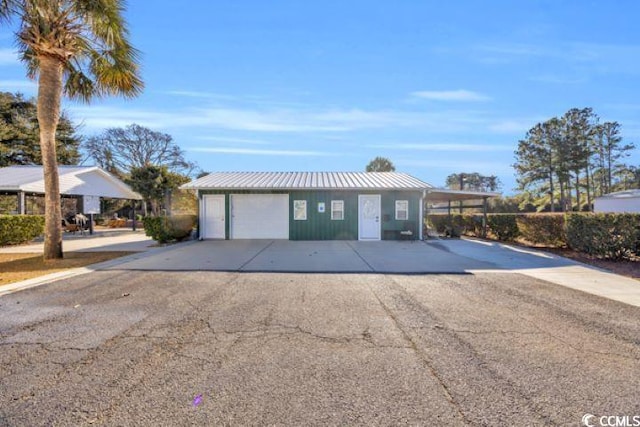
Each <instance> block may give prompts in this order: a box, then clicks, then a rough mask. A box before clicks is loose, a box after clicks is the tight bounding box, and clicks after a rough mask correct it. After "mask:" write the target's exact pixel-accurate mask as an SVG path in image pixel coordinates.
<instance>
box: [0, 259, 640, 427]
mask: <svg viewBox="0 0 640 427" xmlns="http://www.w3.org/2000/svg"><path fill="white" fill-rule="evenodd" d="M638 390H640V309H639V308H637V307H632V306H627V305H624V304H621V303H617V302H614V301H610V300H606V299H602V298H599V297H595V296H592V295H588V294H585V293H581V292H578V291H575V290H572V289H567V288H563V287H560V286H556V285H552V284H549V283H547V282H543V281H540V280H537V279H533V278H530V277H525V276H522V275H517V274H507V273H505V274H502V273H487V274H478V275H409V276H403V275H377V274H342V275H340V274H280V273H272V274H269V273H222V272H151V271H149V272H142V271H122V270H120V271H118V270H116V271H99V272H95V273H92V274H88V275H83V276H79V277H76V278H73V279H69V280H65V281H59V282H56V283H52V284H49V285H45V286H41V287H38V288H33V289H29V290H26V291H22V292H18V293H15V294H11V295H7V296H4V297H2V298H0V425H9V426H14V425H15V426H23V425H29V426H39V425H74V426H75V425H397V424H411V425H452V426H456V425H509V426H511V425H580V420H581V418H582V416H583V415H584V414H585V413H591V414H595V415H640V398H639V397H638V396H639V392H638Z"/></svg>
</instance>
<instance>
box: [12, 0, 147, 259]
mask: <svg viewBox="0 0 640 427" xmlns="http://www.w3.org/2000/svg"><path fill="white" fill-rule="evenodd" d="M123 10H124V0H0V23H3V24H7V25H10V24H11V23H12V21H13V20H17V21H18V23H19V29H18V31H17V32H16V39H17V45H18V48H19V51H20V54H21V59H22V61H23V62H24V63H25V64H26V66H27V75H28V76H29V78H31V79H34V80H35V79H37V80H38V98H37V108H38V123H39V125H40V146H41V150H42V165H43V169H44V184H45V240H44V258H45V259H57V258H62V229H61V222H62V214H61V211H60V188H59V179H58V165H57V161H56V145H55V133H56V129H57V126H58V120H59V118H60V104H61V100H62V95H63V94H65V95H67V96H69V97H70V98H73V99H79V100H82V101H84V102H89V100H90V99H91V98H93V97H100V96H105V95H124V96H126V97H133V96H136V95H137V94H139V93H140V92H141V91H142V88H143V83H142V80H141V79H140V76H139V67H138V51H137V50H136V49H134V48H133V47H132V46H131V44H130V43H129V41H128V35H129V33H128V30H127V27H126V23H125V21H124V19H123V17H122V12H123Z"/></svg>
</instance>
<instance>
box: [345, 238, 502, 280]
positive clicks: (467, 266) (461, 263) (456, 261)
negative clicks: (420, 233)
mask: <svg viewBox="0 0 640 427" xmlns="http://www.w3.org/2000/svg"><path fill="white" fill-rule="evenodd" d="M349 246H350V247H351V248H352V249H353V250H354V251H355V252H356V253H357V254H358V255H359V256H360V257H362V258H363V259H364V260H365V261H366V263H367V265H369V266H370V267H371V269H372V270H373V271H375V272H377V273H407V274H420V273H431V274H435V273H450V274H454V273H468V272H469V271H470V270H474V269H494V268H496V266H495V265H493V264H492V263H490V262H487V261H479V260H477V259H473V258H471V257H468V256H464V255H462V256H461V255H458V254H455V253H453V252H450V251H447V250H443V249H442V248H440V247H438V246H433V245H429V244H427V243H425V242H404V241H379V242H359V241H356V242H349Z"/></svg>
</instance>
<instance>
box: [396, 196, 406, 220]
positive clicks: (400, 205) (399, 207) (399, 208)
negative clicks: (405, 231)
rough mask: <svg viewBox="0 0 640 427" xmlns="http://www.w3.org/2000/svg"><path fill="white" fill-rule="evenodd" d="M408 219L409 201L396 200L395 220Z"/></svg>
mask: <svg viewBox="0 0 640 427" xmlns="http://www.w3.org/2000/svg"><path fill="white" fill-rule="evenodd" d="M408 219H409V201H408V200H396V220H398V221H406V220H408Z"/></svg>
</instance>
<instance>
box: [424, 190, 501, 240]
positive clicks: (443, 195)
mask: <svg viewBox="0 0 640 427" xmlns="http://www.w3.org/2000/svg"><path fill="white" fill-rule="evenodd" d="M498 196H500V193H496V192H491V191H464V190H449V189H445V188H430V189H427V190H425V196H424V220H425V222H427V220H428V219H429V211H430V209H429V204H431V205H434V204H437V203H443V204H444V203H446V209H447V215H448V216H449V222H450V223H451V210H452V205H451V203H452V202H458V203H459V204H458V209H459V212H460V213H462V212H463V211H464V209H482V237H486V236H487V201H488V200H489V198H491V197H498ZM466 201H480V204H477V205H464V202H466Z"/></svg>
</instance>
